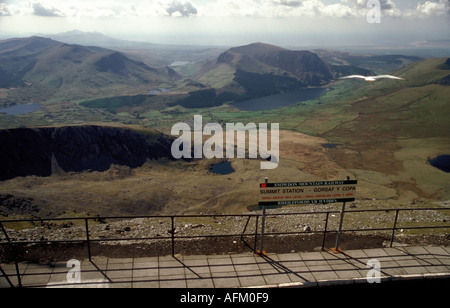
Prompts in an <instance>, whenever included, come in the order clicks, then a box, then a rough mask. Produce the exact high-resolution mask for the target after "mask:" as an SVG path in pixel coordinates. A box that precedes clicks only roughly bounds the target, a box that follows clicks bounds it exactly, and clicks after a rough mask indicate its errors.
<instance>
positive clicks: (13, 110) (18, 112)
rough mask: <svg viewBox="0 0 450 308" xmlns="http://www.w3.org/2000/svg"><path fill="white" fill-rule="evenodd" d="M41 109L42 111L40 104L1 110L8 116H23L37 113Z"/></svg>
mask: <svg viewBox="0 0 450 308" xmlns="http://www.w3.org/2000/svg"><path fill="white" fill-rule="evenodd" d="M39 109H41V105H40V104H21V105H14V106H11V107H7V108H0V113H4V114H6V115H21V114H27V113H30V112H35V111H38V110H39Z"/></svg>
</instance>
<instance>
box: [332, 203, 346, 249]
mask: <svg viewBox="0 0 450 308" xmlns="http://www.w3.org/2000/svg"><path fill="white" fill-rule="evenodd" d="M345 205H346V203H345V202H344V203H343V204H342V210H341V221H340V222H339V230H338V234H337V238H336V246H335V247H334V249H333V252H335V253H341V252H342V250H341V249H340V248H339V244H340V242H341V233H342V225H343V222H344V214H345Z"/></svg>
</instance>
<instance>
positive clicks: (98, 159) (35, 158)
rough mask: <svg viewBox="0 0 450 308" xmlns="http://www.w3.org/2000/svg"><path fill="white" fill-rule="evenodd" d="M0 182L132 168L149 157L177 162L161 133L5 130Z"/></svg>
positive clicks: (90, 129)
mask: <svg viewBox="0 0 450 308" xmlns="http://www.w3.org/2000/svg"><path fill="white" fill-rule="evenodd" d="M0 144H1V145H2V146H1V148H0V180H2V181H3V180H8V179H12V178H14V177H18V176H30V175H36V176H50V175H51V174H52V172H53V171H55V170H63V171H65V172H81V171H85V170H92V171H106V170H108V169H109V168H110V166H111V165H113V164H116V165H123V166H128V167H131V168H136V167H139V166H142V165H143V164H144V163H145V162H146V161H147V160H148V159H158V158H162V157H167V158H172V154H171V149H170V148H171V141H170V140H169V138H168V137H165V136H164V135H162V134H153V135H149V134H145V133H141V132H137V131H134V130H131V129H123V128H117V127H102V126H69V127H48V128H47V127H46V128H19V129H8V130H0Z"/></svg>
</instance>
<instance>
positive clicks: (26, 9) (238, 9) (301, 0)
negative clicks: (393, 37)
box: [0, 0, 450, 19]
mask: <svg viewBox="0 0 450 308" xmlns="http://www.w3.org/2000/svg"><path fill="white" fill-rule="evenodd" d="M380 5H381V6H380V8H381V10H382V16H383V17H396V18H397V17H399V18H429V17H433V16H443V15H450V8H449V0H426V1H424V0H420V1H419V3H418V4H417V6H416V7H414V8H412V9H399V8H398V7H397V5H396V3H395V0H380ZM368 10H369V8H368V7H367V0H333V1H331V0H208V1H205V0H132V1H122V0H95V1H88V0H77V1H53V0H32V1H30V0H14V1H12V0H7V1H5V0H0V16H31V15H35V16H45V17H55V16H59V17H62V16H65V17H67V18H79V16H83V17H85V18H102V17H117V18H121V17H125V18H127V17H131V18H133V17H144V18H145V17H155V16H172V17H189V16H191V17H193V16H198V17H268V18H272V17H275V18H280V17H281V18H282V17H294V18H296V17H300V18H302V17H305V18H306V17H313V18H316V17H324V18H346V19H349V18H361V19H363V18H364V19H365V17H366V15H367V13H368Z"/></svg>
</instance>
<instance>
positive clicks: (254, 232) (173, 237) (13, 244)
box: [0, 207, 450, 287]
mask: <svg viewBox="0 0 450 308" xmlns="http://www.w3.org/2000/svg"><path fill="white" fill-rule="evenodd" d="M448 210H450V208H442V207H439V208H387V209H371V210H363V209H361V210H347V211H345V215H351V214H358V213H365V214H369V215H373V214H375V213H377V212H380V213H386V214H388V213H393V214H394V215H392V221H384V223H385V224H388V223H389V224H391V226H388V227H377V228H349V229H345V228H343V229H342V230H341V232H342V233H348V232H352V233H356V232H382V231H385V232H389V233H390V247H392V245H393V243H394V239H395V234H396V232H397V231H399V230H400V229H402V230H403V231H404V230H421V229H450V223H449V220H447V219H444V220H443V221H442V222H443V223H444V224H436V225H435V224H433V225H415V226H407V225H401V224H399V215H400V213H401V212H408V213H413V212H418V211H420V212H426V211H448ZM309 215H320V216H322V217H323V219H322V220H321V221H323V225H322V226H320V227H317V228H315V230H304V231H283V232H266V233H263V236H264V237H276V236H286V235H301V234H322V243H321V247H322V250H324V249H325V243H326V239H327V236H328V235H329V234H330V233H332V234H338V230H337V229H334V228H330V216H333V217H336V216H339V215H343V213H342V212H341V211H319V212H293V213H269V214H267V215H266V216H263V215H262V214H258V213H253V214H242V215H166V216H164V215H154V216H110V217H99V216H96V217H80V218H48V219H41V218H37V219H28V220H0V229H1V231H2V233H3V238H2V237H0V247H2V248H3V247H5V246H6V247H9V248H10V249H9V250H8V251H10V252H12V254H13V259H14V263H15V268H16V275H17V280H18V284H19V286H21V280H20V272H19V266H18V263H19V260H18V258H17V255H16V252H15V251H16V249H17V247H19V246H20V245H33V244H64V243H65V244H69V243H80V244H85V245H86V247H87V257H88V259H89V260H90V261H91V259H92V253H91V245H92V243H95V242H102V243H106V242H122V241H126V242H129V241H170V243H171V253H172V256H174V255H175V253H176V250H175V243H176V242H177V241H182V240H186V239H196V238H202V239H205V238H227V237H228V238H240V239H241V240H242V242H243V243H244V244H245V245H246V246H247V247H248V248H249V249H251V250H252V251H253V252H254V253H259V252H258V249H257V243H258V238H259V240H260V241H261V240H262V238H261V233H260V232H259V231H260V226H259V224H260V218H261V217H264V218H266V219H269V218H278V217H282V216H309ZM230 217H234V218H241V219H244V220H243V221H245V224H244V228H243V230H242V232H239V233H224V234H201V235H200V234H199V235H178V234H177V232H176V225H177V220H186V219H189V218H191V219H218V218H230ZM341 217H342V216H341ZM139 218H142V219H159V220H161V219H163V220H168V222H169V224H170V230H168V234H169V235H168V236H160V235H159V236H156V237H155V236H152V237H125V238H105V237H101V238H100V237H97V238H92V236H91V234H90V233H91V227H92V223H93V222H94V223H96V224H99V223H102V222H103V223H105V221H110V220H121V221H124V220H133V219H139ZM342 218H343V217H342ZM369 219H370V217H369ZM252 220H253V221H254V222H253V226H252V224H251V223H250V222H251V221H252ZM264 220H265V219H264ZM264 220H263V221H264ZM63 221H71V222H78V225H82V226H83V228H84V238H82V239H73V238H67V239H63V240H48V239H41V240H33V241H28V240H20V239H17V238H16V239H12V238H11V237H10V235H9V232H8V231H7V229H6V228H5V225H8V224H21V223H31V224H34V225H36V224H41V225H44V222H48V223H57V222H63ZM261 228H263V226H261ZM447 232H448V231H447ZM249 238H250V239H252V242H253V243H252V244H249V243H248V239H249ZM2 250H3V251H4V249H2ZM0 274H1V276H0V277H4V278H5V279H6V280H7V281H8V283H9V284H10V285H11V287H13V284H12V283H11V281H10V280H9V278H8V275H7V274H6V273H5V271H4V270H3V269H2V268H1V266H0Z"/></svg>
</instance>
